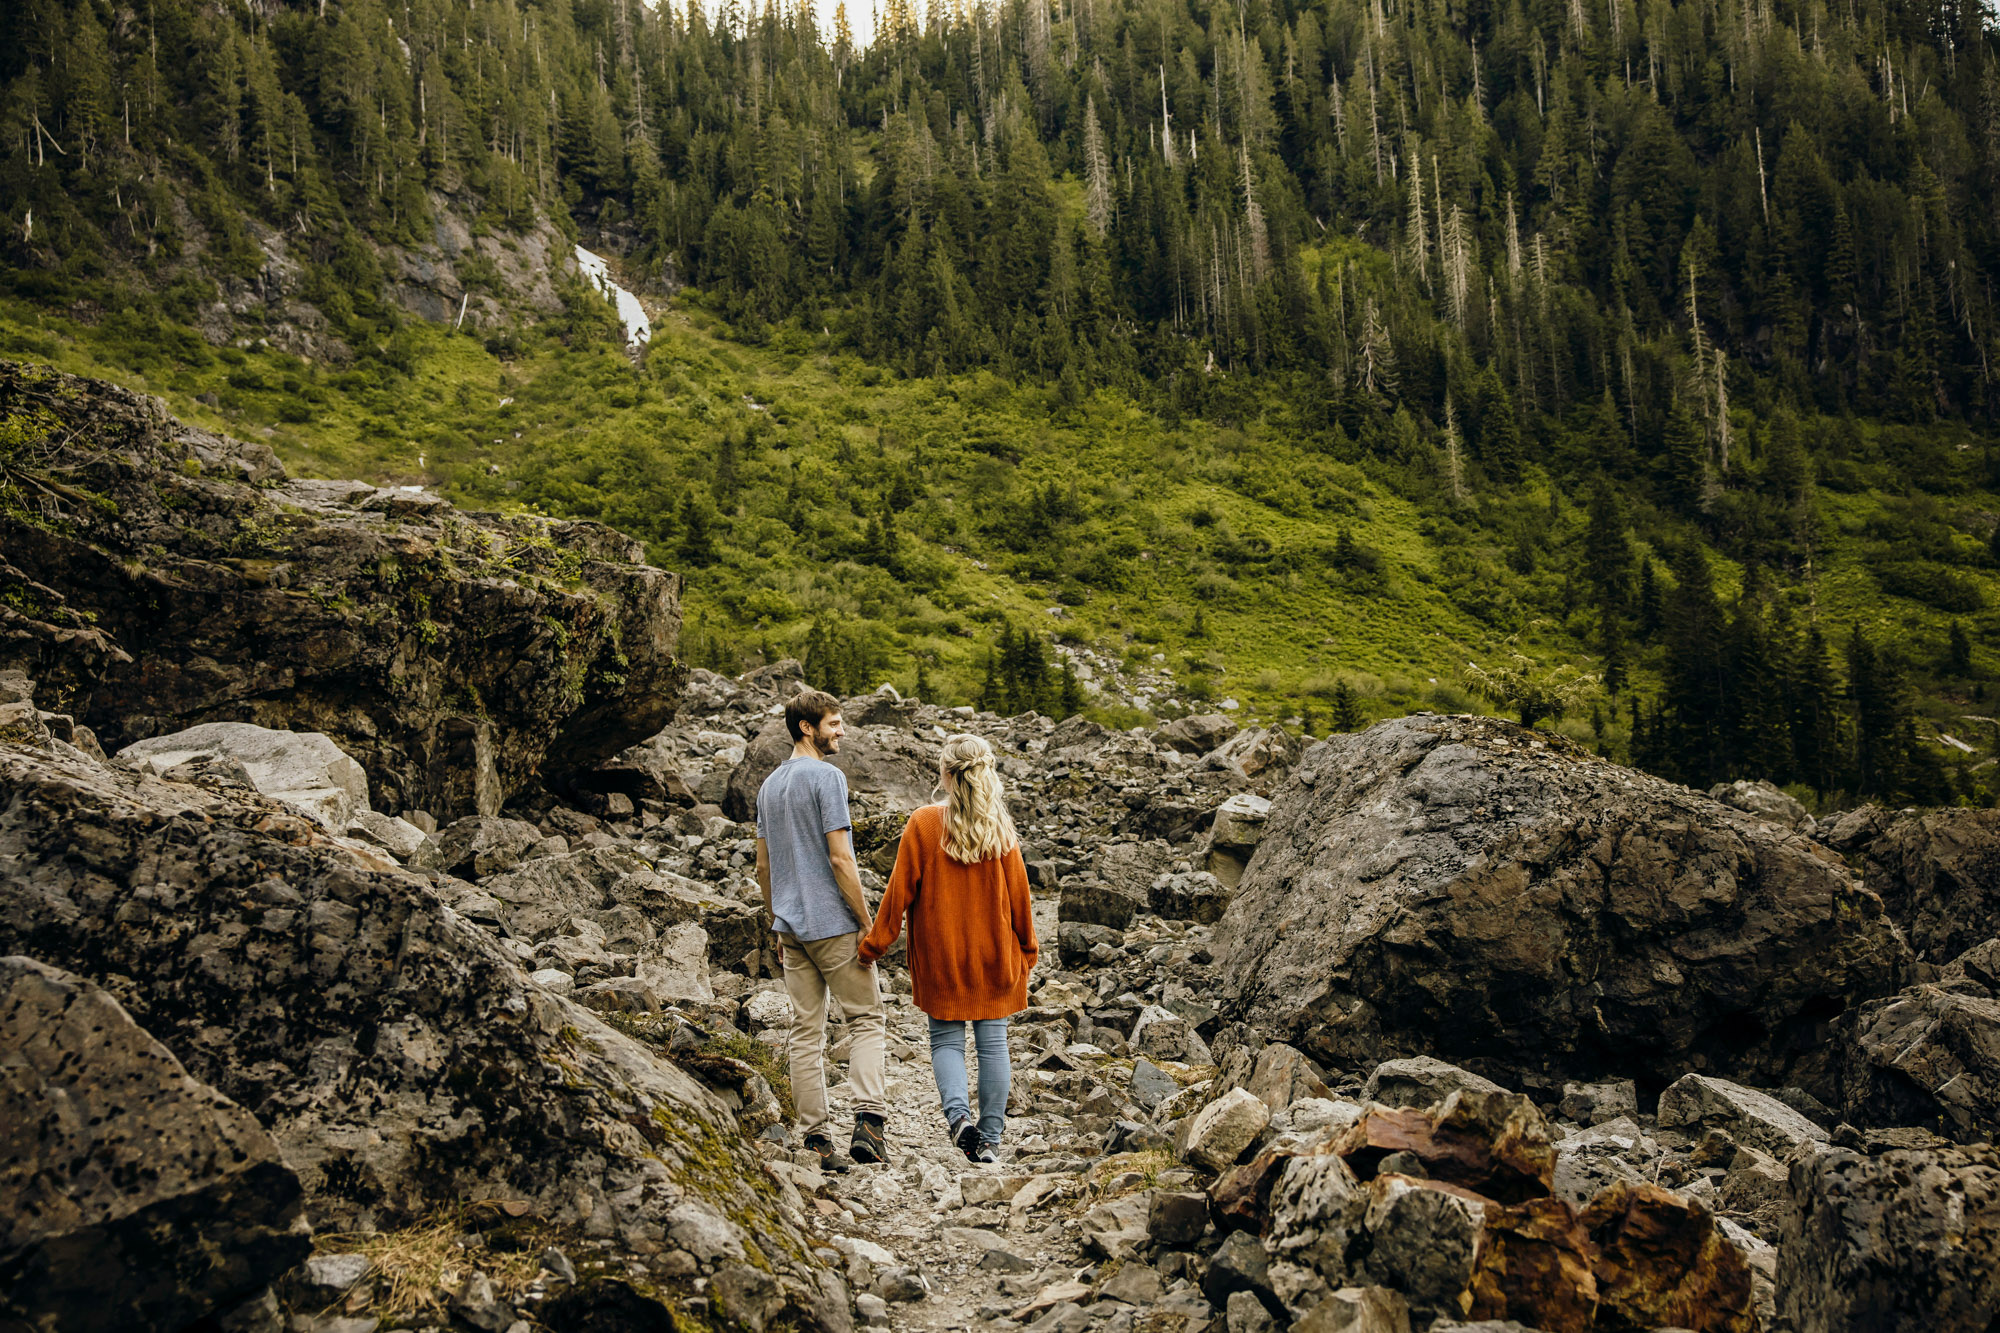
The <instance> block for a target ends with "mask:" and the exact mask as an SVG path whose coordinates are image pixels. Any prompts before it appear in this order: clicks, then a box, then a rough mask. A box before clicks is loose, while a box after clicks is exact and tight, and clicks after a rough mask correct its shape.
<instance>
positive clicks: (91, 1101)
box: [0, 957, 312, 1329]
mask: <svg viewBox="0 0 2000 1333" xmlns="http://www.w3.org/2000/svg"><path fill="white" fill-rule="evenodd" d="M0 1196H4V1197H5V1198H6V1200H7V1205H6V1207H4V1208H0V1326H5V1327H9V1328H47V1329H87V1328H106V1329H108V1328H130V1329H149V1328H163V1329H164V1328H181V1327H184V1326H186V1325H188V1324H192V1323H194V1322H195V1321H197V1320H200V1319H204V1318H207V1317H209V1316H212V1315H216V1314H220V1313H225V1312H227V1311H229V1310H230V1309H233V1308H234V1307H236V1306H239V1305H241V1304H243V1303H244V1302H245V1301H247V1300H249V1299H250V1298H251V1297H252V1296H254V1295H256V1294H257V1293H259V1292H261V1291H262V1290H263V1289H264V1288H265V1287H266V1286H268V1285H269V1284H270V1283H271V1282H272V1281H273V1280H275V1279H276V1278H278V1277H279V1276H281V1275H282V1274H284V1273H285V1272H286V1271H287V1270H288V1269H290V1268H291V1267H292V1266H293V1265H294V1264H296V1263H298V1262H299V1260H301V1259H303V1258H304V1257H305V1256H306V1252H307V1251H308V1250H309V1249H311V1248H312V1241H311V1233H310V1231H309V1230H307V1229H306V1227H305V1221H304V1215H303V1211H302V1195H301V1193H300V1190H299V1181H298V1177H297V1176H295V1175H293V1174H292V1172H291V1170H290V1169H289V1168H288V1167H286V1165H285V1163H284V1161H283V1160H282V1159H281V1158H280V1156H279V1154H278V1145H277V1144H276V1143H274V1142H273V1141H272V1139H271V1136H270V1135H269V1134H267V1133H265V1132H264V1130H263V1128H262V1127H261V1126H259V1125H258V1123H257V1122H256V1120H254V1119H253V1118H251V1116H250V1114H249V1113H248V1112H246V1111H245V1110H244V1109H243V1108H242V1107H240V1106H238V1105H236V1103H234V1102H232V1101H230V1100H229V1099H228V1098H227V1097H224V1096H222V1095H221V1094H220V1093H218V1092H216V1091H215V1089H213V1088H211V1087H208V1086H206V1085H205V1084H202V1083H199V1082H197V1081H196V1080H194V1079H192V1078H190V1077H189V1076H188V1073H187V1070H186V1069H184V1068H183V1067H182V1066H181V1062H180V1061H179V1060H176V1059H175V1058H174V1057H173V1054H172V1053H171V1052H169V1051H168V1050H167V1049H166V1047H164V1046H162V1045H160V1043H159V1042H157V1041H155V1040H153V1039H152V1038H151V1037H149V1036H148V1035H146V1033H145V1032H144V1031H143V1030H141V1029H140V1027H139V1025H138V1024H136V1023H134V1022H133V1021H132V1018H131V1015H129V1014H127V1013H126V1012H125V1010H124V1009H123V1008H121V1007H120V1006H119V1004H118V1002H117V1001H116V1000H114V999H112V998H111V996H110V995H108V994H106V993H105V992H104V991H103V990H101V989H99V988H98V987H97V986H94V985H92V984H91V983H90V982H88V981H86V980H84V979H82V978H81V977H76V976H72V975H71V974H69V973H67V972H63V971H61V970H59V969H57V968H53V967H48V966H46V965H44V964H42V963H38V962H35V961H34V960H32V959H28V958H20V957H10V958H0Z"/></svg>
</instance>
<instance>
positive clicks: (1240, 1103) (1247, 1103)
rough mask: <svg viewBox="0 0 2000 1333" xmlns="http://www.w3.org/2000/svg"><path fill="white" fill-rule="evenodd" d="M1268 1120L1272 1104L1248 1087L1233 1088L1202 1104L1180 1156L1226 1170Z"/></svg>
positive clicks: (1203, 1165)
mask: <svg viewBox="0 0 2000 1333" xmlns="http://www.w3.org/2000/svg"><path fill="white" fill-rule="evenodd" d="M1270 1123H1271V1108H1270V1107H1268V1106H1266V1105H1264V1102H1263V1099H1262V1098H1260V1097H1258V1096H1257V1094H1256V1093H1254V1092H1251V1091H1250V1090H1249V1089H1247V1088H1234V1089H1231V1090H1230V1091H1228V1092H1226V1093H1224V1094H1223V1095H1222V1096H1220V1097H1218V1098H1216V1099H1215V1100H1214V1101H1212V1102H1210V1103H1209V1104H1208V1105H1207V1106H1204V1107H1203V1108H1202V1109H1201V1110H1200V1111H1199V1112H1198V1113H1197V1114H1196V1115H1195V1118H1194V1123H1193V1125H1191V1126H1190V1127H1189V1129H1188V1136H1187V1147H1186V1148H1185V1149H1184V1150H1183V1152H1182V1154H1181V1155H1182V1156H1183V1157H1184V1158H1186V1159H1187V1160H1188V1161H1190V1162H1193V1163H1194V1164H1195V1165H1197V1166H1202V1167H1206V1168H1207V1169H1208V1170H1210V1171H1226V1170H1227V1169H1229V1167H1230V1166H1232V1165H1233V1164H1234V1163H1235V1161H1236V1159H1237V1158H1238V1157H1240V1156H1242V1155H1243V1150H1244V1149H1245V1148H1248V1147H1249V1146H1250V1145H1251V1144H1252V1143H1254V1142H1256V1140H1257V1136H1258V1135H1259V1134H1262V1133H1263V1132H1264V1127H1265V1126H1266V1125H1268V1124H1270Z"/></svg>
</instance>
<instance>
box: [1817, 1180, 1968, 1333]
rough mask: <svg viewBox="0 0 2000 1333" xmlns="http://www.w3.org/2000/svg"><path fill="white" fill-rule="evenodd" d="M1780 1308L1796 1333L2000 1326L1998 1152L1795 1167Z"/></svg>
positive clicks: (1954, 1332) (1937, 1332)
mask: <svg viewBox="0 0 2000 1333" xmlns="http://www.w3.org/2000/svg"><path fill="white" fill-rule="evenodd" d="M1790 1190H1791V1201H1792V1211H1791V1214H1790V1216H1789V1217H1788V1219H1787V1221H1786V1223H1785V1228H1784V1234H1783V1237H1782V1239H1781V1240H1780V1242H1779V1245H1778V1274H1777V1303H1778V1314H1779V1318H1780V1321H1781V1323H1782V1326H1784V1327H1788V1328H1791V1329H1793V1330H1796V1333H1862V1331H1863V1330H1868V1331H1869V1333H1874V1331H1875V1330H1882V1331H1883V1333H1891V1331H1892V1330H1893V1331H1894V1333H1983V1331H1984V1330H1986V1329H1988V1328H1990V1327H1992V1325H1993V1321H1994V1320H1995V1319H1996V1318H2000V1161H1996V1160H1995V1158H1994V1155H1993V1153H1992V1150H1991V1149H1988V1148H1978V1149H1971V1150H1964V1149H1954V1148H1939V1149H1931V1150H1924V1149H1894V1150H1889V1151H1884V1152H1881V1153H1877V1154H1868V1153H1864V1152H1856V1151H1852V1150H1849V1149H1845V1148H1840V1149H1833V1150H1830V1151H1827V1152H1821V1153H1817V1154H1814V1155H1811V1156H1807V1157H1803V1158H1801V1159H1800V1160H1798V1161H1795V1162H1793V1163H1792V1166H1791V1174H1790Z"/></svg>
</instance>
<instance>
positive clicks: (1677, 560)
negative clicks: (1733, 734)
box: [1660, 542, 1734, 787]
mask: <svg viewBox="0 0 2000 1333" xmlns="http://www.w3.org/2000/svg"><path fill="white" fill-rule="evenodd" d="M1723 631H1724V626H1723V623H1722V611H1721V608H1720V607H1719V606H1718V605H1717V604H1716V599H1715V584H1714V579H1713V575H1712V574H1711V573H1710V570H1709V566H1708V558H1707V557H1706V556H1704V555H1703V554H1702V552H1701V548H1700V547H1699V546H1697V545H1695V544H1694V543H1692V542H1689V543H1687V544H1686V545H1684V546H1682V547H1681V548H1680V550H1679V552H1678V553H1677V554H1676V555H1675V557H1674V590H1673V594H1672V598H1671V603H1670V607H1669V611H1668V624H1667V627H1666V631H1665V632H1666V640H1667V652H1666V668H1665V670H1664V672H1663V673H1662V675H1663V677H1664V688H1663V690H1662V692H1661V699H1660V704H1661V709H1662V713H1663V716H1662V719H1661V725H1662V727H1663V728H1664V730H1665V734H1664V736H1663V737H1662V749H1663V751H1664V753H1665V755H1666V758H1667V763H1668V771H1669V772H1671V773H1672V774H1673V775H1674V776H1675V777H1677V778H1679V779H1680V780H1681V781H1682V782H1685V783H1687V784H1688V785H1689V786H1690V787H1707V786H1710V785H1712V784H1713V783H1715V782H1717V781H1718V780H1720V779H1721V778H1722V777H1723V775H1724V773H1725V771H1726V770H1727V768H1728V766H1729V755H1728V752H1727V748H1726V745H1727V739H1726V736H1725V723H1726V719H1727V717H1728V715H1729V710H1730V708H1731V707H1732V706H1733V702H1734V701H1733V700H1732V698H1731V694H1730V689H1729V685H1730V682H1729V672H1728V666H1727V660H1726V658H1725V655H1724V635H1723Z"/></svg>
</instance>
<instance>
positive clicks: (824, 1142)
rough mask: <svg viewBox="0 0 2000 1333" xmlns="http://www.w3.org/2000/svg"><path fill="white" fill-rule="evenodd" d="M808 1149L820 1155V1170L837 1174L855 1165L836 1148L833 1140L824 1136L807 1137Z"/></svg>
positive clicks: (812, 1135)
mask: <svg viewBox="0 0 2000 1333" xmlns="http://www.w3.org/2000/svg"><path fill="white" fill-rule="evenodd" d="M806 1147H807V1148H808V1149H810V1150H811V1151H813V1152H816V1153H818V1154H819V1168H820V1170H822V1171H831V1172H834V1173H836V1174H837V1173H839V1172H842V1171H845V1170H847V1169H848V1168H849V1167H851V1166H853V1165H854V1161H853V1159H852V1158H850V1157H849V1156H848V1155H847V1154H846V1153H844V1152H842V1151H841V1150H840V1149H839V1148H837V1147H835V1146H834V1143H833V1140H832V1139H830V1138H828V1137H827V1136H826V1135H824V1134H808V1135H806Z"/></svg>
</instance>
